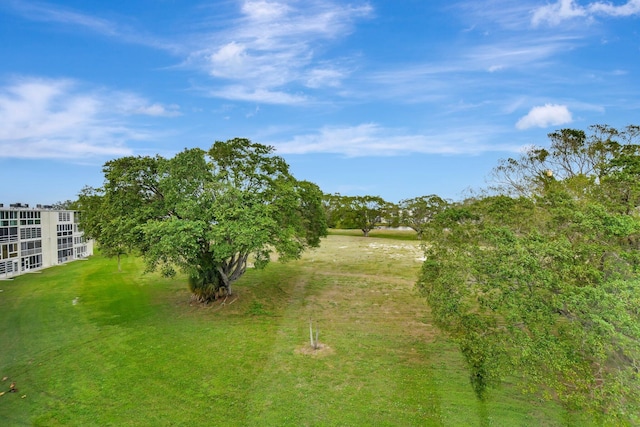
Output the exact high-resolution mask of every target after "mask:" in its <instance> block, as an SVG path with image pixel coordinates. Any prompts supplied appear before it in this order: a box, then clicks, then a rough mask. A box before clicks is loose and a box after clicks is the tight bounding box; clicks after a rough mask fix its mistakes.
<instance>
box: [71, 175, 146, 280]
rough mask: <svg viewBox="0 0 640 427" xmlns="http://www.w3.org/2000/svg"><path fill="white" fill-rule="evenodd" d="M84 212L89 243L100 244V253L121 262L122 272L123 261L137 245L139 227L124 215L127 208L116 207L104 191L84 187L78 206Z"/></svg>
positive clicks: (84, 224)
mask: <svg viewBox="0 0 640 427" xmlns="http://www.w3.org/2000/svg"><path fill="white" fill-rule="evenodd" d="M76 206H77V209H79V210H80V227H81V228H82V230H83V232H84V236H85V238H87V239H94V240H96V241H97V242H98V243H99V248H100V253H101V254H102V255H104V256H106V257H108V258H112V257H115V258H117V260H118V271H121V270H122V265H121V259H122V256H123V255H126V254H128V253H129V252H130V251H131V250H132V247H133V246H134V242H133V241H132V239H133V236H134V234H133V233H132V230H134V229H135V228H136V227H137V226H138V224H137V223H136V222H135V221H132V220H131V218H129V219H128V218H126V217H124V216H122V215H121V212H122V210H123V209H128V207H127V205H122V204H119V203H114V202H113V201H112V200H110V199H108V198H107V196H105V195H104V192H103V190H102V189H96V188H93V187H84V188H83V189H82V191H81V192H80V194H79V195H78V201H77V203H76Z"/></svg>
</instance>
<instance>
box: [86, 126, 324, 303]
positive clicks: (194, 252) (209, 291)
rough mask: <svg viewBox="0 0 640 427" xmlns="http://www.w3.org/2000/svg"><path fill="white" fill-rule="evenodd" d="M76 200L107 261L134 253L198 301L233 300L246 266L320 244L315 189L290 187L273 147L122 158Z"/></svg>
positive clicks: (292, 182) (294, 183)
mask: <svg viewBox="0 0 640 427" xmlns="http://www.w3.org/2000/svg"><path fill="white" fill-rule="evenodd" d="M103 171H104V175H105V184H104V187H103V188H100V189H85V190H84V191H83V194H81V195H80V199H79V203H80V207H81V209H83V210H84V211H86V214H85V215H83V217H82V218H83V224H82V225H83V226H84V228H85V230H86V232H87V234H88V235H89V236H90V237H94V238H96V239H97V241H98V242H99V243H100V247H101V248H103V249H106V250H107V252H108V253H111V254H120V253H122V252H123V251H124V250H125V249H134V250H136V251H139V252H140V253H141V254H142V255H143V257H144V259H145V261H146V264H147V268H148V270H150V271H153V270H156V269H159V270H160V271H161V272H162V273H163V274H164V275H173V274H175V272H176V270H180V271H182V272H185V273H186V274H187V275H188V277H189V287H190V289H191V291H192V292H193V294H194V296H195V297H196V298H197V299H198V300H200V301H205V302H206V301H211V300H213V299H215V298H216V297H217V296H219V295H221V294H224V293H226V294H229V293H231V285H232V283H233V282H234V281H236V280H237V279H238V278H239V277H241V276H242V274H244V272H245V271H246V268H247V266H249V265H251V264H253V265H254V266H255V267H257V268H261V267H264V266H266V265H267V263H268V262H269V261H270V259H271V255H272V254H273V253H276V254H277V255H278V257H279V259H280V260H283V261H286V260H290V259H295V258H298V257H300V255H301V254H302V252H303V251H304V250H305V248H308V247H314V246H318V245H319V244H320V238H321V237H323V236H326V220H325V216H324V210H323V209H322V205H321V200H322V192H321V191H320V189H319V188H318V186H317V185H315V184H313V183H310V182H306V181H298V180H296V179H295V178H294V177H293V176H292V175H291V173H290V172H289V167H288V165H287V164H286V162H285V161H284V159H282V158H281V157H278V156H275V155H273V148H272V147H269V146H265V145H262V144H258V143H253V142H251V141H249V140H248V139H240V138H236V139H232V140H229V141H226V142H221V141H217V142H215V143H214V144H213V146H212V147H211V148H210V149H209V150H208V151H205V150H202V149H199V148H194V149H185V150H184V151H182V152H181V153H178V154H177V155H176V156H174V157H173V158H168V159H167V158H164V157H161V156H155V157H141V156H138V157H133V156H130V157H123V158H119V159H115V160H111V161H109V162H107V163H106V164H105V165H104V168H103Z"/></svg>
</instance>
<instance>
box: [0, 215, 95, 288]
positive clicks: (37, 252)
mask: <svg viewBox="0 0 640 427" xmlns="http://www.w3.org/2000/svg"><path fill="white" fill-rule="evenodd" d="M79 214H80V213H79V212H77V211H72V210H58V209H52V207H51V206H41V205H37V206H36V207H35V208H30V207H29V205H24V204H20V203H16V204H12V205H10V206H9V207H8V208H7V207H5V206H4V205H3V204H1V203H0V279H5V278H9V277H14V276H18V275H20V274H24V273H27V272H29V271H34V270H41V269H43V268H47V267H51V266H53V265H58V264H63V263H65V262H69V261H74V260H77V259H81V258H85V257H87V256H90V255H93V241H85V239H84V235H83V233H82V231H81V230H79V229H78V218H79Z"/></svg>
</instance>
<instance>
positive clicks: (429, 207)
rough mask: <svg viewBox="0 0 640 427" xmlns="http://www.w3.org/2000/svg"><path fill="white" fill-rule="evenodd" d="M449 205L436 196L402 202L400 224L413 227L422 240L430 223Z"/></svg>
mask: <svg viewBox="0 0 640 427" xmlns="http://www.w3.org/2000/svg"><path fill="white" fill-rule="evenodd" d="M447 205H448V203H447V201H446V200H444V199H443V198H441V197H439V196H437V195H435V194H431V195H429V196H420V197H415V198H413V199H405V200H401V201H400V203H399V211H400V222H401V223H402V224H403V225H405V226H407V227H411V228H412V229H413V230H414V231H415V232H416V233H417V235H418V239H422V237H423V234H424V232H425V230H426V229H427V227H428V225H429V222H431V220H432V219H433V218H434V217H435V216H436V215H437V214H438V213H440V212H442V211H443V210H444V209H445V208H446V207H447Z"/></svg>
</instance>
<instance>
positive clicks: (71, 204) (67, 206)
mask: <svg viewBox="0 0 640 427" xmlns="http://www.w3.org/2000/svg"><path fill="white" fill-rule="evenodd" d="M51 207H52V208H53V209H59V210H74V209H76V208H77V201H73V200H69V199H67V200H65V201H57V202H55V203H54V204H52V205H51Z"/></svg>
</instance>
